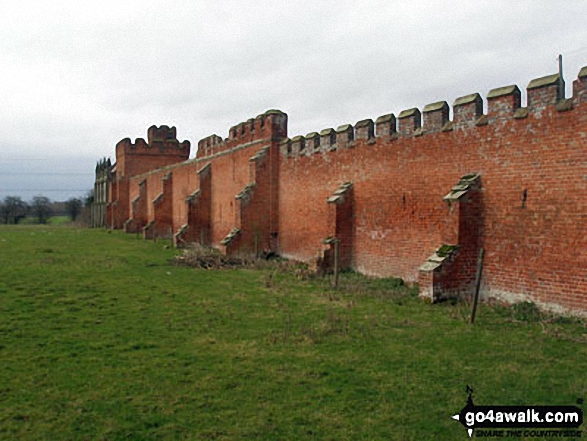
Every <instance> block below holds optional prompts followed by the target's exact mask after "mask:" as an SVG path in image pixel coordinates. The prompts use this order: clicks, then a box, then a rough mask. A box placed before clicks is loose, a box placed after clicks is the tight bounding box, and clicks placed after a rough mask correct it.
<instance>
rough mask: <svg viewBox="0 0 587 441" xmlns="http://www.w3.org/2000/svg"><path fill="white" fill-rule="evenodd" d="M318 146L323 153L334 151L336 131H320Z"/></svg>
mask: <svg viewBox="0 0 587 441" xmlns="http://www.w3.org/2000/svg"><path fill="white" fill-rule="evenodd" d="M320 146H321V149H322V150H323V151H325V152H326V151H329V150H336V131H335V130H334V129H333V128H331V127H330V128H328V129H324V130H322V131H320Z"/></svg>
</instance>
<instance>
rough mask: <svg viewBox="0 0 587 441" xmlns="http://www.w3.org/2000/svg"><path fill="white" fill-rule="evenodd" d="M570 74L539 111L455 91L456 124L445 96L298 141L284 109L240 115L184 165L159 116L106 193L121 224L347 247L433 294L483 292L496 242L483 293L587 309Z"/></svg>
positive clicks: (298, 247) (580, 171)
mask: <svg viewBox="0 0 587 441" xmlns="http://www.w3.org/2000/svg"><path fill="white" fill-rule="evenodd" d="M561 81H562V80H561V79H560V77H559V76H558V75H549V76H547V77H542V78H539V79H536V80H533V81H531V82H530V83H529V84H528V107H521V93H520V90H519V89H518V87H517V86H515V85H512V86H506V87H500V88H497V89H493V90H491V91H490V92H489V93H488V94H487V98H486V99H487V108H488V111H487V112H486V114H485V115H484V114H483V107H484V103H483V99H484V98H482V96H481V95H480V94H478V93H472V94H469V95H465V96H461V97H459V98H457V99H456V100H455V101H454V103H453V105H452V113H453V117H452V121H451V120H450V119H449V114H450V112H451V110H450V107H449V105H448V104H447V103H446V102H445V101H440V102H437V103H433V104H429V105H427V106H425V107H424V108H423V109H422V111H420V110H419V109H417V108H412V109H408V110H405V111H403V112H401V113H400V115H399V117H398V118H397V120H396V117H395V116H394V114H392V113H390V114H387V115H383V116H380V117H379V118H377V119H376V120H375V122H374V121H373V120H371V119H362V120H360V121H358V122H357V123H356V124H355V125H354V126H352V125H350V124H345V125H342V126H340V127H338V129H337V130H334V129H332V128H327V129H324V130H322V131H321V132H319V133H317V132H311V133H308V134H307V135H305V136H295V137H293V138H292V139H289V138H288V137H287V115H286V114H284V113H283V112H280V111H277V110H269V111H267V112H265V113H263V114H262V115H258V116H257V117H256V118H254V119H253V118H249V119H247V120H246V121H245V122H244V123H240V124H237V125H235V126H234V127H232V128H231V129H230V132H229V137H228V138H227V139H226V140H225V139H222V138H221V137H219V136H217V135H211V136H209V137H207V138H204V139H202V140H200V141H199V142H198V156H197V157H196V158H195V159H192V160H185V161H183V162H182V158H183V157H185V153H186V152H185V151H183V152H180V153H178V152H179V150H180V148H179V143H178V142H177V140H176V138H175V137H174V136H175V131H174V130H175V129H174V128H173V130H172V128H170V127H167V126H161V127H159V128H157V127H155V126H154V127H155V129H156V130H155V129H151V128H150V130H149V132H150V133H149V138H148V139H149V142H147V141H145V140H141V139H138V140H136V141H135V142H134V144H133V143H132V142H131V140H130V139H128V138H126V139H124V140H122V141H120V142H119V143H118V144H117V157H116V163H115V164H114V165H112V164H111V163H109V162H108V160H106V159H102V160H100V161H99V162H98V164H97V165H96V184H99V185H102V184H103V183H106V184H107V185H108V186H109V187H108V188H107V189H106V190H105V189H104V188H103V186H99V187H95V188H98V192H97V193H96V194H97V195H98V198H99V199H100V201H103V195H105V194H108V195H111V198H110V199H107V205H108V207H107V209H106V207H103V208H104V213H107V214H106V216H108V221H107V222H106V223H105V224H106V225H109V226H112V227H113V228H121V227H122V226H125V225H126V227H127V230H128V231H134V232H137V231H144V232H145V235H148V236H149V237H150V236H151V235H152V236H153V237H160V236H161V237H163V236H162V235H168V234H169V232H171V231H175V232H177V234H176V236H177V238H176V240H175V243H176V244H180V243H183V244H188V243H192V242H194V241H196V242H197V241H199V242H200V243H202V244H206V245H209V246H214V247H218V248H220V249H221V250H224V251H225V252H226V253H227V254H231V255H242V256H247V257H253V256H260V255H261V254H263V253H265V251H266V250H267V252H272V253H273V252H274V253H276V254H278V255H281V256H283V257H285V258H291V259H296V260H300V261H305V262H311V263H312V262H317V264H316V267H318V268H321V267H320V264H319V263H318V262H320V259H322V262H326V261H328V262H330V260H328V259H329V258H330V257H329V256H333V252H334V245H335V244H338V245H339V247H338V252H339V258H340V262H341V265H342V266H341V268H343V267H348V268H351V269H352V270H355V271H359V272H362V273H366V274H371V275H376V276H383V277H387V276H393V277H402V278H403V279H404V280H406V281H408V282H415V281H418V280H419V281H420V284H421V288H422V291H421V292H425V293H428V294H430V295H431V296H432V298H436V295H437V294H441V295H443V294H447V293H448V294H450V295H453V294H454V295H467V296H469V295H470V294H471V289H470V288H471V286H472V285H471V281H472V275H474V274H475V271H476V265H477V261H478V257H479V256H480V254H479V252H480V251H482V250H483V249H485V250H487V254H486V255H485V259H486V260H485V263H484V265H485V264H487V266H485V267H484V268H486V269H487V271H486V272H484V274H483V286H482V289H483V290H484V293H483V295H485V296H487V297H499V296H500V295H507V296H508V297H507V298H508V299H520V298H524V299H530V300H532V301H544V302H549V303H552V304H556V305H560V306H561V308H563V307H564V308H568V310H570V311H571V310H572V311H576V312H582V313H583V315H585V314H587V297H586V296H585V294H586V291H585V287H587V281H586V280H585V275H584V272H582V271H581V267H580V265H579V266H577V265H578V263H577V262H580V260H581V258H582V257H583V255H584V253H585V252H584V250H585V249H587V242H586V241H585V240H582V239H583V238H584V234H583V230H582V229H581V228H582V226H583V224H584V223H582V222H581V220H582V219H583V218H584V217H585V211H586V210H587V208H586V207H585V205H584V204H583V200H584V199H585V198H584V191H583V190H584V189H583V188H582V185H581V184H582V182H583V181H584V179H583V178H584V177H585V175H586V172H585V170H584V167H582V163H581V161H580V158H582V157H584V156H585V154H586V148H587V144H586V143H587V137H586V136H584V135H585V133H587V127H586V124H587V115H586V113H585V112H586V111H587V106H586V105H585V102H586V101H587V67H585V68H583V69H581V72H579V75H578V78H577V79H576V80H575V81H574V82H573V97H572V98H569V99H564V97H563V95H562V94H561V93H560V86H561V84H562V83H561ZM398 120H399V122H396V121H398ZM171 135H173V136H171ZM375 136H376V137H377V138H375ZM353 146H356V150H354V151H352V152H351V151H349V150H348V148H349V147H353ZM345 147H347V148H345ZM334 150H337V151H334ZM317 152H320V153H324V154H320V155H315V153H317ZM127 154H128V155H127ZM280 154H281V155H282V157H280ZM182 155H183V156H182ZM202 166H203V167H202ZM200 167H201V168H200ZM198 168H200V169H199V170H198ZM212 168H213V169H214V170H213V175H214V179H212ZM125 170H126V173H125ZM470 170H479V172H480V173H483V186H482V187H481V186H477V187H474V188H473V186H469V184H468V183H467V182H468V181H472V180H476V179H478V174H476V173H469V174H468V175H466V176H463V173H466V172H468V171H470ZM170 171H173V173H174V175H173V181H172V180H171V179H170V178H168V176H170V175H165V173H167V172H170ZM196 172H197V173H198V174H197V175H195V173H196ZM459 176H462V178H461V179H460V181H458V184H457V185H456V186H455V185H454V183H455V182H456V179H458V177H459ZM161 179H163V182H161V181H160V180H161ZM465 181H467V182H465ZM341 182H342V183H345V184H343V186H342V187H340V188H338V189H337V190H335V191H334V193H332V190H333V189H334V188H336V185H338V184H339V183H341ZM351 182H355V183H356V184H355V185H356V186H352V190H351V189H350V187H349V189H348V190H345V188H343V187H344V186H346V185H348V183H351ZM308 183H311V185H310V186H308ZM555 184H556V188H554V187H552V186H553V185H555ZM467 186H469V188H467ZM451 188H452V189H451ZM161 189H162V191H161ZM443 189H445V191H443ZM447 189H451V192H450V193H449V194H448V195H447V196H445V197H444V201H443V196H444V195H445V194H446V190H447ZM347 191H348V193H347ZM465 191H466V193H465ZM557 194H564V195H565V197H564V198H558V197H555V196H556V195H557ZM161 195H163V196H161ZM235 195H236V199H235ZM329 195H330V196H329ZM553 195H554V197H553ZM325 198H326V202H327V204H325ZM186 200H187V202H188V203H186ZM102 203H103V202H102ZM325 205H327V207H326V206H325ZM96 208H99V207H96ZM95 212H96V213H98V214H99V213H101V212H100V211H98V210H96V211H95ZM552 213H559V214H560V215H559V216H555V217H553V216H552ZM528 228H530V229H531V230H532V234H531V235H530V236H528V235H527V231H528ZM228 232H230V233H228ZM227 233H228V235H227ZM569 237H572V238H575V239H576V240H575V242H576V244H575V245H577V246H574V247H573V250H574V251H573V252H572V253H571V252H569V248H568V247H567V246H565V245H564V244H568V243H567V242H568V238H569ZM324 238H326V241H327V242H328V245H329V248H325V247H324V244H323V240H324ZM577 241H578V242H577ZM481 246H483V248H482V249H480V247H481ZM435 250H436V251H435ZM540 250H543V251H544V252H540ZM317 251H318V253H317ZM537 251H538V252H537ZM433 252H434V254H433V255H432V256H431V257H429V258H428V260H426V259H427V256H430V253H433ZM329 253H330V254H329ZM577 253H579V254H577ZM528 256H531V259H530V258H528ZM425 261H426V263H425V264H424V265H422V262H425ZM418 268H420V271H418ZM569 280H571V281H573V282H572V283H568V281H569ZM576 281H578V282H577V283H575V282H576ZM506 290H507V291H506ZM503 293H505V294H503Z"/></svg>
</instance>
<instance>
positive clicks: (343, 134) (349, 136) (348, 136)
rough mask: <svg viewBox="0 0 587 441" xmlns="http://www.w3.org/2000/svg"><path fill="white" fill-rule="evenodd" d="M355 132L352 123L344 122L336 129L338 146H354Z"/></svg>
mask: <svg viewBox="0 0 587 441" xmlns="http://www.w3.org/2000/svg"><path fill="white" fill-rule="evenodd" d="M354 139H355V132H354V130H353V126H352V125H351V124H343V125H342V126H339V127H338V128H337V129H336V146H337V148H339V149H344V148H349V147H353V146H354V143H353V141H354Z"/></svg>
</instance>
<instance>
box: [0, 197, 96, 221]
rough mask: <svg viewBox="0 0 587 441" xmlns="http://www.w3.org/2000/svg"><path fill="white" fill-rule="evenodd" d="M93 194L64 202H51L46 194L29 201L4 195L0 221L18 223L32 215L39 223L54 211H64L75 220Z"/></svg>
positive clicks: (54, 212) (49, 216)
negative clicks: (83, 198)
mask: <svg viewBox="0 0 587 441" xmlns="http://www.w3.org/2000/svg"><path fill="white" fill-rule="evenodd" d="M92 200H93V195H88V196H87V197H86V198H85V200H82V199H80V198H70V199H68V200H67V201H65V202H52V201H51V200H50V199H49V198H48V197H46V196H35V197H34V198H33V199H32V201H31V202H25V201H23V200H22V198H21V197H19V196H6V197H5V198H4V200H3V201H2V202H0V223H3V224H18V223H20V222H22V221H23V220H24V219H25V218H27V217H32V218H33V219H34V220H35V221H36V222H37V223H39V224H46V223H47V221H48V220H49V219H50V218H51V217H52V216H53V215H54V214H56V213H65V214H67V216H68V217H69V218H70V219H71V221H72V222H75V221H76V220H77V219H78V217H79V215H80V214H81V212H82V209H83V208H84V206H88V205H89V204H91V203H92Z"/></svg>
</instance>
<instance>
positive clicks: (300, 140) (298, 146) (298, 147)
mask: <svg viewBox="0 0 587 441" xmlns="http://www.w3.org/2000/svg"><path fill="white" fill-rule="evenodd" d="M305 141H306V138H304V137H303V136H300V135H298V136H294V137H293V138H292V139H291V154H292V155H299V154H301V153H304V148H305V147H306V145H305Z"/></svg>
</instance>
